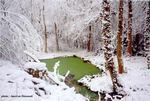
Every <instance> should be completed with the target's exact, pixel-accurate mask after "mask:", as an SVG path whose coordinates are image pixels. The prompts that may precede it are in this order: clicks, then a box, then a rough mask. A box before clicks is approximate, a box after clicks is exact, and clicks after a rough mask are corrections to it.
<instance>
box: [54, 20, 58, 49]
mask: <svg viewBox="0 0 150 101" xmlns="http://www.w3.org/2000/svg"><path fill="white" fill-rule="evenodd" d="M54 25H55V40H56V51H59V41H58V31H57V25H56V23H54Z"/></svg>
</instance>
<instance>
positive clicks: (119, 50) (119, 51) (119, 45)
mask: <svg viewBox="0 0 150 101" xmlns="http://www.w3.org/2000/svg"><path fill="white" fill-rule="evenodd" d="M118 17H119V18H118V20H119V23H118V33H117V60H118V72H119V73H120V74H122V73H123V72H124V69H123V60H122V32H123V0H120V1H119V15H118Z"/></svg>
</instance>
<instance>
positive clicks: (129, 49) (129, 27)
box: [127, 0, 132, 56]
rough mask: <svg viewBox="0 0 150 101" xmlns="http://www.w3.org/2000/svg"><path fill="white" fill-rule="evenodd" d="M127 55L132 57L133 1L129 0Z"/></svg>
mask: <svg viewBox="0 0 150 101" xmlns="http://www.w3.org/2000/svg"><path fill="white" fill-rule="evenodd" d="M127 40H128V44H127V55H128V56H132V0H128V33H127Z"/></svg>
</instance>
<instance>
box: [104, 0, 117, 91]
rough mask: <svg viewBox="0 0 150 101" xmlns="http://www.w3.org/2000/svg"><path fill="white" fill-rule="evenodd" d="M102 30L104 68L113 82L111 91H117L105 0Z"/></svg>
mask: <svg viewBox="0 0 150 101" xmlns="http://www.w3.org/2000/svg"><path fill="white" fill-rule="evenodd" d="M102 26H103V27H102V28H103V29H102V32H103V38H104V39H103V41H104V57H105V61H106V62H105V68H106V70H109V72H110V76H111V79H112V84H113V91H114V92H116V91H117V85H118V81H117V73H116V72H115V68H114V60H113V49H112V44H111V32H110V4H109V2H108V1H107V0H103V20H102Z"/></svg>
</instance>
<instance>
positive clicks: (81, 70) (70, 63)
mask: <svg viewBox="0 0 150 101" xmlns="http://www.w3.org/2000/svg"><path fill="white" fill-rule="evenodd" d="M41 61H42V62H45V63H46V65H47V67H48V70H49V71H54V70H53V66H54V65H55V63H56V62H57V61H60V67H59V73H60V74H61V75H65V74H66V72H67V71H68V70H69V71H70V74H72V75H74V78H73V79H71V81H70V82H69V83H68V82H65V83H66V84H67V85H69V86H74V87H75V90H76V92H78V93H80V94H82V95H83V96H88V98H89V101H98V94H97V92H93V91H91V90H90V89H88V87H85V86H82V85H80V84H79V83H78V82H77V80H79V79H81V78H82V77H84V76H85V75H93V74H101V70H100V69H98V68H97V67H96V66H95V65H93V64H91V63H90V62H89V61H85V60H83V59H81V58H80V57H77V56H67V57H57V58H53V59H43V60H41Z"/></svg>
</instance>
